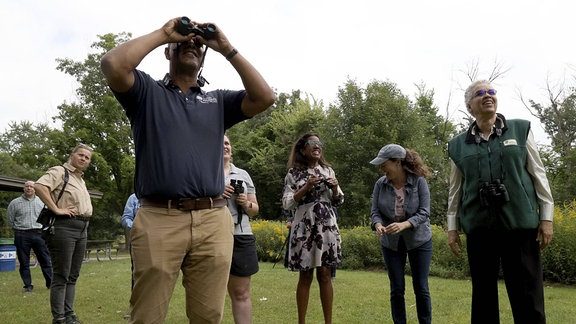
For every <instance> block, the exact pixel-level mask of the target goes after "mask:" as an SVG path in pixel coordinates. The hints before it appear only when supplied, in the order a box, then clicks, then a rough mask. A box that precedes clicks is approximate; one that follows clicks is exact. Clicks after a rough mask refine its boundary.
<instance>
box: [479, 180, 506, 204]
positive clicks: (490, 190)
mask: <svg viewBox="0 0 576 324" xmlns="http://www.w3.org/2000/svg"><path fill="white" fill-rule="evenodd" d="M508 201H510V196H509V195H508V190H506V186H505V185H504V184H503V183H502V182H501V181H500V180H499V179H496V180H494V181H492V182H483V183H481V184H480V205H481V206H482V207H489V206H500V205H504V204H505V203H506V202H508Z"/></svg>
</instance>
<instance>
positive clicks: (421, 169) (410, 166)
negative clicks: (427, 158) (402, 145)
mask: <svg viewBox="0 0 576 324" xmlns="http://www.w3.org/2000/svg"><path fill="white" fill-rule="evenodd" d="M401 163H402V166H403V167H404V169H405V170H406V171H408V172H410V173H414V174H416V175H419V176H421V177H424V178H428V177H429V176H430V175H431V173H430V170H429V169H428V167H427V166H426V165H425V164H424V161H423V160H422V158H421V157H420V155H419V154H418V153H417V152H416V151H414V150H411V149H408V148H406V158H404V159H402V162H401Z"/></svg>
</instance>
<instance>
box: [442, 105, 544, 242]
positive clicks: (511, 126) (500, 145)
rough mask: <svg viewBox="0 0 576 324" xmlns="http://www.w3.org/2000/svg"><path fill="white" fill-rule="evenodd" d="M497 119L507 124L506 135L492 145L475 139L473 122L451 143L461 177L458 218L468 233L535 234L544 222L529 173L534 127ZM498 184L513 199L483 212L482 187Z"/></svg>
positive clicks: (492, 139) (493, 139)
mask: <svg viewBox="0 0 576 324" xmlns="http://www.w3.org/2000/svg"><path fill="white" fill-rule="evenodd" d="M498 117H499V118H500V120H502V123H500V124H503V125H500V126H501V128H500V130H501V136H498V135H497V134H496V133H493V134H492V135H491V136H490V138H489V139H488V141H486V140H484V139H481V138H480V137H476V136H475V135H473V134H472V129H473V128H474V127H475V126H476V123H474V124H473V125H472V126H471V127H470V128H469V129H468V131H467V132H465V133H462V134H460V135H458V136H456V137H455V138H453V139H452V140H451V141H450V142H449V143H448V154H449V156H450V158H451V159H452V161H454V163H455V164H456V166H457V167H458V169H459V170H460V172H461V173H462V196H461V198H460V203H459V208H458V212H457V217H458V219H459V222H460V226H461V227H462V229H463V230H464V232H465V233H467V234H468V233H470V232H472V231H475V230H486V229H506V230H514V229H535V228H537V227H538V225H539V222H540V217H539V214H538V202H537V200H536V191H535V189H534V183H533V181H532V177H531V176H530V174H529V173H528V171H527V169H526V159H527V149H526V139H527V138H528V131H529V130H530V122H529V121H527V120H519V119H517V120H509V121H506V120H505V119H504V116H502V115H500V114H498ZM497 123H498V122H497ZM500 130H498V131H500ZM477 142H478V143H477ZM496 179H499V180H500V181H501V182H502V183H503V184H504V185H505V187H506V190H507V192H508V196H509V198H510V200H509V201H508V202H505V203H502V204H499V203H490V204H489V205H490V206H489V207H482V205H481V201H480V194H479V192H480V187H481V184H482V183H490V182H492V181H494V180H496Z"/></svg>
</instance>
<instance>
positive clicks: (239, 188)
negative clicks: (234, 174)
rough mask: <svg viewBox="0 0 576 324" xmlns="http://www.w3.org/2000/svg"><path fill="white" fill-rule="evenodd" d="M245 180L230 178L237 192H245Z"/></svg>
mask: <svg viewBox="0 0 576 324" xmlns="http://www.w3.org/2000/svg"><path fill="white" fill-rule="evenodd" d="M243 182H244V181H242V180H236V179H230V185H231V186H232V187H234V193H235V194H241V193H244V186H243V185H242V183H243Z"/></svg>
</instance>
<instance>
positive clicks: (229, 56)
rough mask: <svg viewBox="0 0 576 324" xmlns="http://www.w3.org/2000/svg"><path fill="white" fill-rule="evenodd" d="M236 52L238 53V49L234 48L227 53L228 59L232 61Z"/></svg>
mask: <svg viewBox="0 0 576 324" xmlns="http://www.w3.org/2000/svg"><path fill="white" fill-rule="evenodd" d="M236 54H238V51H237V50H236V49H235V48H233V49H232V50H231V51H230V52H229V53H228V54H226V59H227V60H228V61H230V60H231V59H232V58H233V57H234V55H236Z"/></svg>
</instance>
